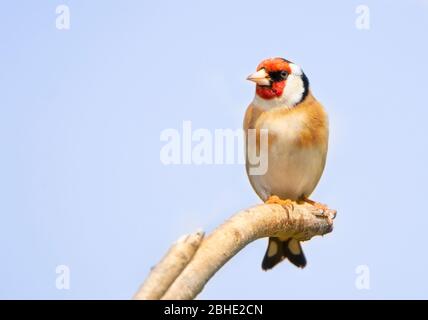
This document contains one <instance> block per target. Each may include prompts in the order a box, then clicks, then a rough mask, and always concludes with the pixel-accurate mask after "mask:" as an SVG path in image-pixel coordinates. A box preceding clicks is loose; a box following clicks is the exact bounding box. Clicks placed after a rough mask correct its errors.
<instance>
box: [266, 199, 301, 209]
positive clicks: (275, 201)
mask: <svg viewBox="0 0 428 320" xmlns="http://www.w3.org/2000/svg"><path fill="white" fill-rule="evenodd" d="M265 203H266V204H279V205H281V206H283V207H291V209H292V210H293V209H294V202H293V201H292V200H290V199H285V200H284V199H281V198H280V197H278V196H270V197H269V198H268V199H267V200H266V201H265Z"/></svg>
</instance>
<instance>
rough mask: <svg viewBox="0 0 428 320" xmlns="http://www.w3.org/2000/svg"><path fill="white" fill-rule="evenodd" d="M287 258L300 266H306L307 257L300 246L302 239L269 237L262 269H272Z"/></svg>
mask: <svg viewBox="0 0 428 320" xmlns="http://www.w3.org/2000/svg"><path fill="white" fill-rule="evenodd" d="M286 258H288V260H290V262H291V263H292V264H294V265H295V266H297V267H299V268H304V267H305V266H306V258H305V255H304V254H303V250H302V247H301V246H300V241H298V240H296V239H293V238H289V239H286V240H283V239H280V238H277V237H272V238H269V245H268V248H267V250H266V254H265V257H264V258H263V262H262V269H263V270H269V269H272V268H273V267H274V266H275V265H277V264H278V263H280V262H281V261H282V260H284V259H286Z"/></svg>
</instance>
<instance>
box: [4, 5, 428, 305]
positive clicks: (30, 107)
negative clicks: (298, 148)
mask: <svg viewBox="0 0 428 320" xmlns="http://www.w3.org/2000/svg"><path fill="white" fill-rule="evenodd" d="M61 4H66V5H68V6H69V8H70V14H71V15H70V22H71V29H70V30H58V29H57V28H56V27H55V20H56V14H55V8H56V7H57V6H58V5H61ZM361 4H363V5H366V6H368V7H369V9H370V29H369V30H359V29H358V28H356V26H355V20H356V18H357V14H356V12H355V10H356V7H357V6H358V5H361ZM0 21H1V28H0V39H1V42H0V49H1V57H2V59H1V72H0V85H1V88H2V90H1V94H0V147H1V148H0V218H1V223H0V261H1V266H0V298H25V299H28V298H38V299H40V298H52V299H70V298H80V299H91V298H106V299H114V298H118V299H127V298H130V297H131V296H132V295H133V293H134V292H135V290H136V289H137V288H138V286H139V284H140V283H141V282H142V281H143V280H144V278H145V276H146V275H147V273H148V271H149V269H150V267H151V266H152V265H154V264H155V263H156V262H157V261H158V260H159V259H160V258H161V257H162V255H163V254H164V252H165V251H166V250H167V249H168V247H169V246H170V244H171V243H172V242H173V241H175V240H176V239H177V238H178V237H179V236H180V235H182V234H183V233H187V232H192V231H194V230H195V229H197V228H198V227H202V228H204V229H205V230H206V231H207V232H210V231H211V230H213V228H215V227H216V226H217V225H219V224H220V223H221V222H222V221H224V220H225V219H226V218H228V217H229V216H230V215H231V214H233V213H234V212H236V211H238V210H240V209H242V208H246V207H249V206H252V205H254V204H257V203H259V202H260V200H259V199H258V198H257V196H256V195H255V193H254V192H253V190H252V189H251V187H250V185H249V183H248V180H247V177H246V174H245V170H244V167H243V166H242V165H240V164H235V165H170V166H165V165H164V164H162V162H161V161H160V156H159V154H160V150H161V148H162V146H163V144H164V142H161V141H160V133H161V132H162V131H163V130H165V129H167V128H173V129H177V130H181V127H182V123H183V121H186V120H189V121H191V122H192V126H193V127H194V128H195V129H196V128H206V129H209V130H215V129H217V128H232V129H237V128H240V127H241V124H242V118H243V114H244V111H245V109H246V107H247V105H248V103H249V102H250V101H251V100H252V97H253V94H254V87H253V86H252V85H251V84H250V83H249V82H247V81H246V80H245V78H246V76H247V75H248V74H249V73H251V72H252V71H253V70H254V69H255V67H256V66H257V64H258V63H259V61H260V60H262V59H264V58H267V57H271V56H282V57H284V58H287V59H289V60H292V61H294V62H296V63H298V64H299V65H301V66H302V68H303V69H304V71H305V73H306V74H307V76H308V77H309V80H310V82H311V86H312V90H313V93H314V95H315V96H316V97H317V98H318V99H319V100H320V101H321V102H322V103H323V104H324V105H325V107H326V109H327V111H328V113H329V116H330V131H331V136H330V151H329V154H328V161H327V166H326V169H325V172H324V175H323V177H322V180H321V182H320V184H319V185H318V187H317V189H316V191H315V193H314V195H313V198H314V199H316V200H318V201H320V202H323V203H327V204H329V205H330V206H331V207H333V208H336V209H337V210H338V216H337V219H336V221H335V230H334V232H333V233H331V234H329V235H328V236H325V237H323V238H315V239H313V240H311V241H310V242H307V243H304V250H305V253H306V257H307V259H308V266H307V267H306V268H305V269H304V270H300V269H297V268H295V267H294V266H292V265H290V264H288V263H283V264H281V265H279V266H278V267H276V268H275V269H273V270H272V271H269V272H262V271H261V268H260V263H261V260H262V257H263V255H264V252H265V249H266V240H259V241H256V242H254V243H252V244H251V245H249V246H248V247H247V248H245V249H244V250H243V251H242V252H240V253H239V254H238V255H237V256H236V257H235V258H234V259H233V260H232V261H230V262H229V263H228V264H227V265H226V266H225V267H224V268H223V269H221V270H220V272H218V273H217V274H216V275H215V276H214V278H213V279H212V280H211V281H210V282H209V283H208V285H207V286H206V287H205V290H204V291H203V293H202V294H201V295H200V296H199V298H202V299H209V298H215V299H221V298H224V299H229V298H236V299H250V298H258V299H296V298H310V299H311V298H327V299H328V298H345V299H347V298H355V299H376V298H428V290H427V288H428V277H427V275H426V270H427V268H428V258H427V255H426V236H425V234H426V225H427V223H428V214H427V212H426V210H425V209H424V207H425V205H424V199H425V198H426V189H427V188H426V181H427V179H428V170H427V169H426V163H427V162H428V151H427V150H428V149H427V140H426V137H427V134H428V129H427V123H426V121H427V120H426V119H427V118H428V104H427V102H426V100H425V93H426V90H427V80H426V75H427V74H428V64H427V62H426V57H427V56H428V46H427V44H426V41H425V40H424V39H425V38H424V37H425V36H426V31H427V29H428V2H427V1H424V0H410V1H406V2H405V1H400V2H398V1H395V2H391V1H386V0H376V1H374V0H365V1H363V2H361V1H339V0H336V1H323V2H320V1H307V0H305V1H283V0H278V1H267V2H266V1H265V2H263V3H262V2H260V1H234V2H230V1H215V2H214V1H212V2H210V3H208V2H204V3H202V2H196V1H157V2H154V1H120V2H118V1H100V0H98V1H63V2H61V1H53V0H50V1H37V2H36V1H8V2H7V3H6V2H3V3H2V4H1V5H0ZM183 74H185V77H183ZM58 265H66V266H68V267H69V270H70V288H69V290H58V289H57V288H56V286H55V281H56V278H57V274H56V273H55V268H56V267H57V266H58ZM360 265H365V266H368V268H369V270H370V289H369V290H359V289H358V288H357V287H356V286H355V281H356V279H357V276H358V275H357V274H356V271H355V270H356V268H357V267H358V266H360Z"/></svg>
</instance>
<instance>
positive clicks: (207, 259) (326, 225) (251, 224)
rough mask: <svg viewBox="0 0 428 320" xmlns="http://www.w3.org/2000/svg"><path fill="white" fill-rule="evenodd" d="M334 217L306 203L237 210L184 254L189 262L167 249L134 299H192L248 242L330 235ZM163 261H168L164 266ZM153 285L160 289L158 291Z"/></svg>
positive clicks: (304, 239)
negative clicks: (190, 250)
mask: <svg viewBox="0 0 428 320" xmlns="http://www.w3.org/2000/svg"><path fill="white" fill-rule="evenodd" d="M335 215H336V211H335V210H326V211H325V212H324V213H323V214H320V212H319V209H317V208H315V207H314V206H312V205H309V204H294V205H293V207H292V208H291V207H287V208H284V207H282V206H280V205H277V204H269V205H268V204H263V205H259V206H256V207H253V208H250V209H247V210H243V211H240V212H238V213H237V214H236V215H234V216H233V217H232V218H230V219H229V220H228V221H226V222H225V223H224V224H223V225H221V226H220V227H218V228H217V229H216V230H214V232H213V233H212V234H211V235H210V236H208V237H206V238H205V239H203V241H201V240H202V237H201V238H200V241H199V242H198V245H199V248H197V246H196V248H195V251H196V253H195V251H193V253H194V255H193V254H192V255H189V254H187V255H186V257H189V256H190V258H189V259H181V260H180V258H179V256H180V254H178V253H177V252H175V253H174V252H173V251H175V250H173V249H174V247H173V248H172V249H170V251H169V253H167V255H166V256H165V257H164V258H163V259H162V261H161V262H160V263H159V264H158V266H156V267H155V269H154V270H153V271H152V272H151V273H150V275H149V277H148V278H147V280H146V281H145V283H144V284H143V286H142V287H141V289H140V291H139V292H138V293H137V294H136V295H135V298H139V299H159V298H161V299H193V298H195V297H196V296H197V295H198V294H199V293H200V292H201V291H202V289H203V288H204V286H205V284H206V283H207V282H208V280H209V279H211V277H212V276H213V275H214V274H215V273H216V272H217V271H218V270H219V269H220V268H221V267H222V266H223V265H224V264H225V263H226V262H227V261H228V260H229V259H231V258H232V257H233V256H234V255H235V254H237V253H238V252H239V251H240V250H241V249H242V248H244V247H245V246H246V245H247V244H249V243H250V242H252V241H254V240H257V239H259V238H264V237H271V236H275V235H278V234H282V235H284V234H288V235H290V237H294V238H296V239H297V240H300V241H306V240H309V239H311V238H312V237H314V236H317V235H324V234H327V233H329V232H331V231H332V229H333V219H334V217H335ZM176 250H177V251H179V250H180V248H178V247H177V248H176ZM165 261H169V262H168V263H167V264H166V263H165ZM184 261H186V262H184ZM184 263H185V264H187V265H185V264H184ZM165 264H166V265H175V264H180V266H182V268H181V269H180V268H175V269H174V268H171V267H168V268H166V267H164V266H163V265H165ZM183 264H184V266H183ZM172 269H174V271H172ZM157 286H158V287H161V288H162V289H161V290H159V289H158V288H157ZM165 288H166V289H165Z"/></svg>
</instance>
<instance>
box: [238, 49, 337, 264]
mask: <svg viewBox="0 0 428 320" xmlns="http://www.w3.org/2000/svg"><path fill="white" fill-rule="evenodd" d="M247 80H250V81H252V82H255V84H256V90H255V95H254V98H253V100H252V102H251V103H250V105H249V106H248V108H247V110H246V112H245V117H244V125H243V127H244V132H245V137H246V141H247V143H246V148H245V149H246V171H247V175H248V178H249V181H250V183H251V186H252V187H253V189H254V191H255V192H256V193H257V195H258V196H259V197H260V198H261V199H262V200H263V201H264V202H265V203H267V204H272V203H276V204H280V205H283V206H287V205H292V204H293V202H294V203H296V202H297V203H302V202H306V203H309V204H311V205H313V206H315V207H317V208H319V209H320V210H325V209H327V207H326V206H325V205H323V204H321V203H318V202H316V201H313V200H311V199H310V198H309V196H310V195H311V193H312V192H313V190H314V189H315V187H316V186H317V184H318V182H319V180H320V178H321V175H322V173H323V171H324V167H325V164H326V158H327V151H328V137H329V124H328V115H327V113H326V111H325V109H324V107H323V106H322V105H321V103H320V102H318V100H317V99H316V98H315V97H314V95H313V94H312V91H311V89H310V86H309V80H308V78H307V76H306V74H305V73H304V72H303V70H302V68H301V67H300V66H299V65H297V64H295V63H293V62H291V61H289V60H286V59H284V58H280V57H274V58H268V59H265V60H263V61H262V62H261V63H260V64H259V65H258V66H257V69H256V72H254V73H252V74H251V75H249V76H248V78H247ZM251 130H253V132H255V137H256V138H255V143H252V144H251V143H250V142H249V140H250V136H249V133H250V132H251ZM262 132H267V146H266V151H265V153H266V155H267V158H266V159H267V162H268V165H267V167H266V169H265V170H264V171H265V172H258V173H254V172H252V167H253V164H254V161H253V160H252V159H251V157H253V156H252V152H256V153H255V154H258V153H260V150H262V151H263V149H262V148H263V146H262V142H263V140H262V138H261V133H262ZM260 161H261V160H260ZM284 259H288V260H289V261H290V262H291V263H292V264H294V265H295V266H297V267H300V268H304V267H305V266H306V257H305V255H304V253H303V250H302V247H301V244H300V242H299V241H298V240H296V239H294V238H290V236H288V235H286V234H278V235H276V236H275V237H270V238H269V243H268V248H267V250H266V253H265V256H264V258H263V261H262V269H263V270H269V269H271V268H273V267H274V266H275V265H277V264H278V263H279V262H281V261H283V260H284Z"/></svg>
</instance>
